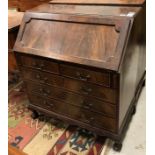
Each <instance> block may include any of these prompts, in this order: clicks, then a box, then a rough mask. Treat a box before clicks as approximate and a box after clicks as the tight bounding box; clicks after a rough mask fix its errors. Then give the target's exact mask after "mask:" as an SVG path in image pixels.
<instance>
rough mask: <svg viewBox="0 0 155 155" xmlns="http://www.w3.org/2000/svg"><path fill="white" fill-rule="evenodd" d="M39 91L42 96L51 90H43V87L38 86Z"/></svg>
mask: <svg viewBox="0 0 155 155" xmlns="http://www.w3.org/2000/svg"><path fill="white" fill-rule="evenodd" d="M39 91H40V93H41V94H43V95H44V96H48V95H50V94H51V91H50V90H45V89H43V88H40V89H39Z"/></svg>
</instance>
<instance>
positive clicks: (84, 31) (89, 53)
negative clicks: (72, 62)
mask: <svg viewBox="0 0 155 155" xmlns="http://www.w3.org/2000/svg"><path fill="white" fill-rule="evenodd" d="M49 28H50V29H49ZM66 28H67V29H66ZM38 30H39V31H38ZM68 30H70V31H68ZM26 34H29V35H26ZM118 37H119V33H117V32H116V30H115V27H114V26H105V25H90V24H80V23H66V22H56V21H52V22H51V21H45V20H31V22H30V23H29V24H27V26H26V28H25V31H24V34H23V38H22V43H23V44H24V46H25V47H28V48H34V49H38V50H42V51H43V50H46V51H51V53H55V54H56V53H57V54H60V55H65V56H74V57H79V58H84V59H90V60H98V61H107V60H108V59H109V58H110V57H111V56H113V55H115V49H116V46H117V42H118ZM111 39H112V40H113V41H112V40H111ZM44 40H46V41H44Z"/></svg>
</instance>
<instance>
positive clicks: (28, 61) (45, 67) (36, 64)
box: [16, 54, 59, 74]
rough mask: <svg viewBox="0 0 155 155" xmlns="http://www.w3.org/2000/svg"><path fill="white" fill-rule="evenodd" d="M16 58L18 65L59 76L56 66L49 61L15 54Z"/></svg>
mask: <svg viewBox="0 0 155 155" xmlns="http://www.w3.org/2000/svg"><path fill="white" fill-rule="evenodd" d="M16 57H17V60H18V63H19V65H22V66H25V67H30V68H34V69H38V70H42V71H47V72H51V73H56V74H59V67H58V64H57V63H56V62H53V61H51V60H48V59H45V58H41V57H34V56H29V55H19V54H17V56H16Z"/></svg>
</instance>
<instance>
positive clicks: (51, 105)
mask: <svg viewBox="0 0 155 155" xmlns="http://www.w3.org/2000/svg"><path fill="white" fill-rule="evenodd" d="M43 104H44V105H45V106H47V107H49V108H51V107H53V106H54V104H52V103H48V102H47V101H43Z"/></svg>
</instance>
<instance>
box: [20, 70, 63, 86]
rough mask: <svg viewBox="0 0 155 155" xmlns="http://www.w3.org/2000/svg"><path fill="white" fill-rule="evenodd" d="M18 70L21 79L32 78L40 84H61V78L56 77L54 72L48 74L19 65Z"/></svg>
mask: <svg viewBox="0 0 155 155" xmlns="http://www.w3.org/2000/svg"><path fill="white" fill-rule="evenodd" d="M20 71H21V74H22V77H23V79H25V80H32V81H36V82H39V83H42V84H48V85H54V86H62V85H63V78H61V77H58V76H57V75H54V74H49V73H45V72H41V71H37V70H31V69H27V68H23V67H20Z"/></svg>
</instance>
